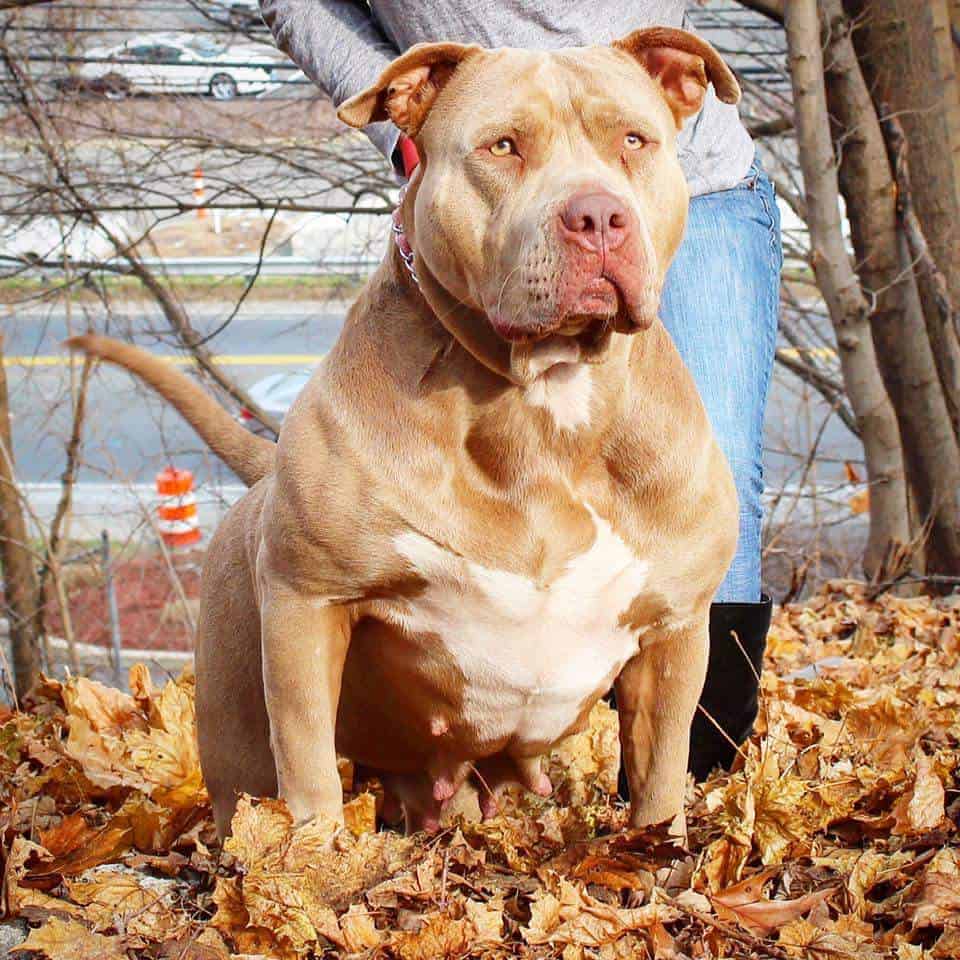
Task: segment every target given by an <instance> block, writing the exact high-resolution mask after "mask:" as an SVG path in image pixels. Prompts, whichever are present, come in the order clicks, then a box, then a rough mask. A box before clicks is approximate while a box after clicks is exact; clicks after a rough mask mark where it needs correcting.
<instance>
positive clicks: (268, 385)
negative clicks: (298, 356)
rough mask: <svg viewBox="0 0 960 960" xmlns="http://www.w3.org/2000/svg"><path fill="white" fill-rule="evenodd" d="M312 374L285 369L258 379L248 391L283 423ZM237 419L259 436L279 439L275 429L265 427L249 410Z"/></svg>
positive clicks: (252, 397) (256, 401) (254, 400)
mask: <svg viewBox="0 0 960 960" xmlns="http://www.w3.org/2000/svg"><path fill="white" fill-rule="evenodd" d="M312 374H313V371H312V370H285V371H283V372H282V373H271V374H270V375H269V376H266V377H264V378H263V379H262V380H258V381H257V382H256V383H255V384H254V385H253V386H252V387H250V389H249V390H248V391H247V393H248V394H249V395H250V399H251V400H253V402H254V403H256V404H257V406H258V407H260V409H261V410H263V412H264V413H268V414H270V416H272V417H273V418H274V420H276V421H277V423H282V422H283V419H284V417H286V415H287V412H288V411H289V410H290V407H292V406H293V401H294V400H296V399H297V395H298V394H299V393H300V391H301V390H302V389H303V388H304V386H306V383H307V381H308V380H309V379H310V377H311V375H312ZM237 420H239V421H240V423H242V424H243V425H244V426H245V427H246V428H247V429H248V430H249V431H250V432H251V433H255V434H256V435H257V436H258V437H267V438H268V439H270V440H276V439H277V438H276V436H275V435H274V433H273V431H272V430H270V429H269V428H268V427H265V426H264V425H263V424H262V423H261V422H260V421H259V420H257V418H256V417H255V416H254V415H253V414H252V413H251V412H250V411H249V410H241V411H240V413H239V414H238V415H237Z"/></svg>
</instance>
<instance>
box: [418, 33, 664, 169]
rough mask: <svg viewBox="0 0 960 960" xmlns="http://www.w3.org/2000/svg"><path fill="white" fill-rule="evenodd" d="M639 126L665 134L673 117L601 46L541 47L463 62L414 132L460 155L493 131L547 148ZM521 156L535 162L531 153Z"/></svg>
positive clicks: (643, 80)
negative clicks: (553, 48)
mask: <svg viewBox="0 0 960 960" xmlns="http://www.w3.org/2000/svg"><path fill="white" fill-rule="evenodd" d="M617 127H631V128H632V127H640V128H643V129H644V131H645V132H648V133H650V134H651V135H654V136H656V138H657V139H665V138H667V137H671V136H673V133H674V131H675V126H674V119H673V114H672V113H671V110H670V107H669V105H668V103H667V101H666V100H665V99H664V97H663V95H662V93H661V91H660V88H659V87H658V85H657V83H656V82H655V81H654V80H653V79H652V78H651V77H650V76H648V75H647V74H646V73H644V72H643V71H642V70H638V69H637V66H636V64H635V63H633V62H631V61H629V60H628V59H627V58H625V57H624V56H623V55H622V54H619V53H618V52H617V51H615V50H613V49H611V48H609V47H588V48H576V49H572V50H565V51H557V52H544V51H529V50H514V49H509V48H508V49H501V50H496V51H490V52H483V53H481V54H479V55H477V56H475V57H472V58H470V60H469V61H467V62H465V63H464V64H463V65H462V66H461V67H460V68H459V70H458V71H457V72H456V74H455V75H454V76H453V77H451V79H450V82H449V86H448V87H447V89H445V90H444V91H443V95H442V96H440V97H439V98H438V100H437V103H436V106H435V108H434V109H433V111H432V112H431V113H430V115H429V116H428V117H427V118H426V119H425V122H424V124H423V127H422V130H421V132H420V133H421V137H422V139H423V143H424V146H425V147H427V148H428V149H429V147H430V145H431V144H438V143H442V144H445V145H449V146H450V147H452V148H453V150H452V151H451V152H450V153H449V154H446V155H447V156H448V157H449V158H450V159H454V158H456V157H458V156H462V155H463V154H464V153H467V152H469V151H470V150H472V149H475V148H476V147H477V146H478V145H481V144H484V143H486V142H487V141H495V140H496V138H497V137H500V136H511V137H518V138H523V139H524V140H526V141H527V143H528V145H529V146H531V147H534V146H535V147H540V148H544V149H545V148H547V147H549V146H550V145H551V144H553V143H555V142H556V141H557V140H564V141H566V142H567V143H568V144H572V143H573V141H576V140H578V139H583V138H585V139H587V140H589V139H593V138H599V137H602V136H603V135H604V134H605V133H606V132H608V131H609V130H611V129H613V128H617ZM529 159H531V160H535V159H536V158H535V157H530V158H529Z"/></svg>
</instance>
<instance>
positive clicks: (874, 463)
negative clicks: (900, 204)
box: [785, 0, 910, 578]
mask: <svg viewBox="0 0 960 960" xmlns="http://www.w3.org/2000/svg"><path fill="white" fill-rule="evenodd" d="M785 25H786V29H787V45H788V49H789V58H790V76H791V79H792V82H793V100H794V110H795V114H796V128H797V142H798V146H799V154H800V166H801V169H802V171H803V181H804V188H805V193H806V207H807V226H808V228H809V230H810V244H811V249H812V256H813V267H814V270H815V272H816V276H817V283H818V284H819V286H820V289H821V291H822V292H823V295H824V299H825V300H826V302H827V307H828V309H829V311H830V318H831V320H832V322H833V326H834V330H835V331H836V337H837V345H838V348H839V353H840V362H841V365H842V367H843V378H844V384H845V385H846V389H847V393H848V395H849V397H850V404H851V406H852V407H853V410H854V413H855V415H856V417H857V422H858V424H859V427H860V436H861V439H862V441H863V446H864V453H865V456H866V462H867V473H868V476H869V479H870V482H871V489H870V539H869V542H868V544H867V550H866V553H865V555H864V569H865V570H866V571H867V573H868V575H870V576H874V577H880V578H883V577H884V576H886V575H889V574H891V573H893V574H895V573H897V572H899V571H895V570H890V569H887V562H888V558H892V557H894V556H897V555H899V553H900V550H899V549H898V547H900V546H902V545H904V544H906V543H907V542H908V541H909V539H910V527H909V519H908V511H907V495H906V485H905V481H904V474H903V461H902V458H901V452H900V436H899V431H898V429H897V421H896V417H895V416H894V411H893V407H892V406H891V404H890V400H889V399H888V397H887V393H886V390H885V388H884V385H883V381H882V379H881V377H880V373H879V370H878V368H877V361H876V356H875V353H874V345H873V340H872V337H871V332H870V323H869V313H870V307H869V304H868V303H867V300H866V298H865V297H864V295H863V291H862V290H861V287H860V282H859V281H858V279H857V276H856V274H855V273H854V270H853V266H852V264H851V262H850V257H849V255H848V253H847V247H846V243H845V240H844V236H843V230H842V221H841V218H840V207H839V195H840V190H839V184H838V180H837V167H836V160H835V157H834V151H833V143H832V140H831V136H830V121H829V117H828V113H827V104H826V95H825V89H824V64H823V54H822V52H821V46H820V21H819V17H818V14H817V4H816V0H791V2H790V3H789V4H788V5H787V9H786V17H785ZM848 45H849V41H848ZM849 49H850V53H852V48H849ZM836 56H837V53H834V55H833V58H832V59H834V60H835V58H836ZM852 59H853V64H852V66H853V68H854V69H857V67H856V59H855V58H852ZM847 66H848V67H849V66H850V64H849V61H848V63H847ZM867 106H868V107H870V108H871V110H872V107H871V105H870V102H869V98H867ZM883 159H884V157H883V145H882V142H881V160H883ZM890 226H891V228H894V229H895V227H896V224H895V222H891V224H890Z"/></svg>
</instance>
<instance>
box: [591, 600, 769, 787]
mask: <svg viewBox="0 0 960 960" xmlns="http://www.w3.org/2000/svg"><path fill="white" fill-rule="evenodd" d="M772 612H773V602H772V601H771V600H770V598H769V597H768V596H766V595H764V596H763V598H762V599H761V600H760V602H759V603H715V604H713V605H712V606H711V607H710V660H709V662H708V665H707V679H706V682H705V683H704V687H703V694H702V695H701V697H700V703H701V705H702V706H703V708H704V709H705V710H706V711H708V712H709V714H710V716H711V717H713V719H714V720H716V721H717V723H719V724H720V726H721V727H723V729H724V730H725V731H726V732H727V734H728V735H729V737H730V740H733V741H734V742H735V743H738V744H739V743H742V742H743V741H744V740H746V739H747V737H748V736H749V735H750V731H751V730H752V729H753V721H754V720H756V718H757V707H758V703H759V701H758V695H759V686H758V684H757V677H758V676H759V674H760V670H761V666H762V664H763V651H764V649H765V648H766V645H767V631H768V630H769V629H770V616H771V614H772ZM734 633H736V635H737V637H738V639H739V640H740V645H739V646H738V645H737V641H736V640H734V638H733V634H734ZM740 646H742V647H743V651H741V650H740ZM744 651H745V652H746V654H747V657H749V661H750V662H749V663H748V662H747V660H746V659H745V658H744V655H743V653H744ZM608 699H609V700H610V703H611V704H612V705H613V706H614V707H616V705H617V702H616V698H615V697H614V696H613V691H611V692H610V696H609V698H608ZM730 740H728V739H727V738H726V737H724V736H723V734H721V733H720V731H719V730H717V728H716V726H715V725H714V724H713V723H711V721H710V720H708V719H707V717H706V716H704V713H703V711H702V710H699V709H698V710H697V713H696V715H695V716H694V718H693V726H692V727H691V730H690V761H689V763H688V769H689V770H691V771H692V772H693V775H694V776H695V777H696V778H697V780H702V779H703V778H704V777H706V775H707V774H708V773H709V772H710V771H711V770H712V769H713V768H714V767H716V766H720V767H729V766H730V764H731V763H732V762H733V758H734V757H735V756H736V750H735V749H734V748H733V746H732V744H731V743H730ZM618 787H619V793H620V796H621V798H622V799H624V800H629V799H630V789H629V787H628V785H627V776H626V771H625V769H624V766H623V763H622V762H621V764H620V777H619V780H618Z"/></svg>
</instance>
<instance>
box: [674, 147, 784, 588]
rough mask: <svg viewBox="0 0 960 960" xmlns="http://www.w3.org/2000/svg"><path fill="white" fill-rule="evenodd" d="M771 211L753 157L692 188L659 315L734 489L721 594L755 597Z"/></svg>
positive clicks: (777, 259)
mask: <svg viewBox="0 0 960 960" xmlns="http://www.w3.org/2000/svg"><path fill="white" fill-rule="evenodd" d="M782 263H783V251H782V248H781V244H780V213H779V211H778V209H777V205H776V202H775V201H774V194H773V185H772V184H771V183H770V181H769V179H768V178H767V176H766V174H764V172H763V170H762V169H761V167H760V165H759V162H758V161H756V160H754V163H753V166H752V167H751V168H750V172H749V173H748V175H747V177H746V178H745V179H744V180H743V181H742V182H741V183H740V184H739V185H738V186H736V187H734V188H733V189H732V190H723V191H720V192H719V193H711V194H705V195H704V196H700V197H694V198H693V200H691V202H690V216H689V220H688V222H687V232H686V234H685V235H684V239H683V243H682V244H681V245H680V249H679V250H678V252H677V256H676V259H675V260H674V262H673V263H672V264H671V266H670V270H669V272H668V274H667V279H666V284H665V286H664V291H663V299H662V301H661V308H660V315H661V316H662V317H663V322H664V324H665V325H666V327H667V330H669V331H670V335H671V336H672V337H673V340H674V343H676V345H677V349H678V350H679V351H680V355H681V356H682V357H683V360H684V362H685V363H686V365H687V367H688V369H689V370H690V372H691V373H692V374H693V378H694V380H696V382H697V386H698V387H699V389H700V396H701V397H702V398H703V403H704V406H705V407H706V408H707V414H708V415H709V417H710V422H711V423H712V424H713V430H714V433H715V434H716V436H717V441H718V442H719V444H720V447H721V448H722V449H723V452H724V453H725V454H726V456H727V460H728V461H729V462H730V467H731V469H732V470H733V477H734V480H735V482H736V485H737V495H738V496H739V498H740V539H739V542H738V544H737V554H736V556H735V557H734V560H733V563H732V565H731V567H730V570H729V571H728V573H727V576H726V579H725V580H724V581H723V583H722V584H721V585H720V589H719V590H718V591H717V596H716V600H717V601H720V602H741V603H742V602H754V601H758V600H759V599H760V589H761V588H760V550H761V534H762V526H763V509H762V506H761V500H760V497H761V494H762V492H763V465H762V453H763V415H764V409H765V407H766V404H767V389H768V387H769V385H770V373H771V371H772V369H773V356H774V351H775V349H776V339H777V314H778V308H779V302H780V293H779V289H780V268H781V266H782Z"/></svg>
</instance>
